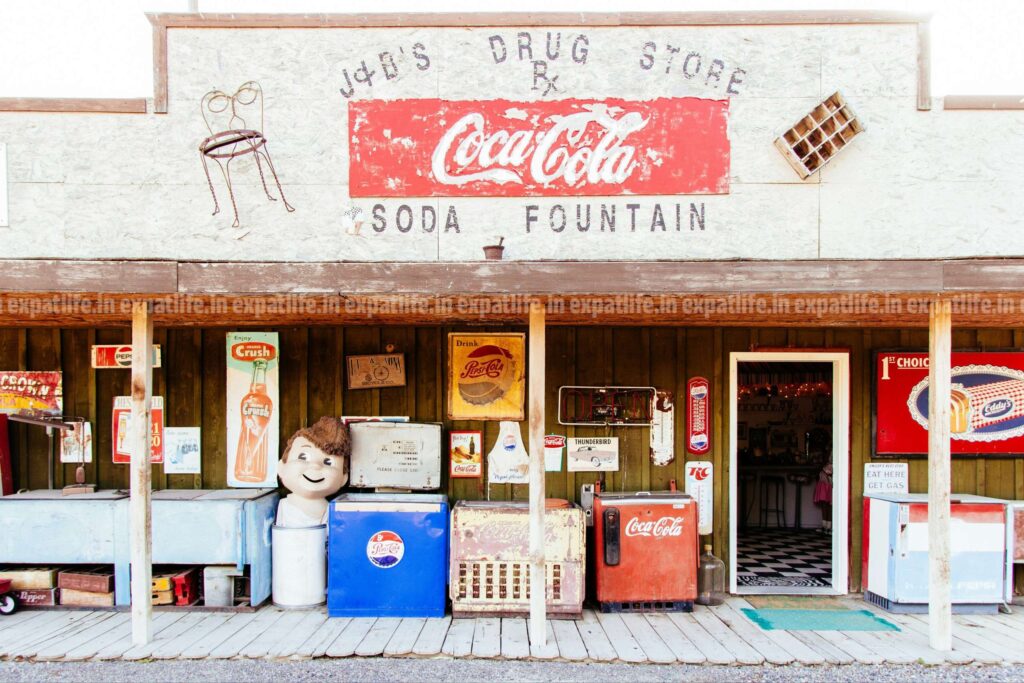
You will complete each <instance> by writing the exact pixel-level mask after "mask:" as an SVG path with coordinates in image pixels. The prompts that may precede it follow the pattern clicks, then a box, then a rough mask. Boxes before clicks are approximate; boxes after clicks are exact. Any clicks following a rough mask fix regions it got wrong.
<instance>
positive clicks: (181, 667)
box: [0, 658, 1024, 683]
mask: <svg viewBox="0 0 1024 683" xmlns="http://www.w3.org/2000/svg"><path fill="white" fill-rule="evenodd" d="M0 680H2V681H60V682H61V683H74V682H76V681H126V682H127V681H130V682H131V683H140V682H141V681H202V682H203V683H211V682H212V681H245V682H246V683H262V682H263V681H267V682H268V683H269V682H272V683H281V682H282V681H320V680H333V681H459V682H462V681H501V682H507V681H587V682H588V683H597V682H598V681H626V682H628V683H641V682H643V681H684V680H685V681H687V683H689V682H690V681H699V682H700V681H764V682H765V683H771V682H772V681H807V682H808V683H815V682H817V681H821V682H823V683H824V682H826V681H827V682H831V681H858V682H860V681H871V683H889V682H893V683H908V682H910V681H1007V682H1009V681H1020V680H1024V666H941V667H926V666H917V665H914V666H895V665H883V666H861V665H855V666H810V667H808V666H770V665H766V666H742V667H741V666H693V665H682V664H677V665H655V664H648V665H631V664H568V663H560V662H511V661H493V660H451V659H395V658H388V659H382V658H368V659H358V658H356V659H318V660H306V661H296V662H271V661H265V660H202V661H152V662H145V661H144V662H74V663H38V664H36V663H30V662H0Z"/></svg>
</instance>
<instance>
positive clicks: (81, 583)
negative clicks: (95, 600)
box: [57, 567, 114, 593]
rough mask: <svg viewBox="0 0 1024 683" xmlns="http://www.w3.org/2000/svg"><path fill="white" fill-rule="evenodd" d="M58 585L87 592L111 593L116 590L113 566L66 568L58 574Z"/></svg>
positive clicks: (62, 587)
mask: <svg viewBox="0 0 1024 683" xmlns="http://www.w3.org/2000/svg"><path fill="white" fill-rule="evenodd" d="M57 587H58V588H61V589H64V588H69V589H71V590H76V591H85V592H87V593H109V592H110V591H112V590H114V570H113V568H112V567H83V568H76V569H65V570H63V571H61V572H60V574H58V576H57Z"/></svg>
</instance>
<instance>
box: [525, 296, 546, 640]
mask: <svg viewBox="0 0 1024 683" xmlns="http://www.w3.org/2000/svg"><path fill="white" fill-rule="evenodd" d="M544 346H545V340H544V304H543V303H541V302H540V301H534V302H531V304H530V361H529V363H530V387H529V393H530V412H529V415H528V417H529V421H530V422H529V424H530V642H531V643H533V644H534V645H536V646H539V647H544V646H545V645H546V644H547V624H546V619H547V599H546V598H547V586H546V582H545V579H546V576H545V571H544V570H545V561H544V500H545V498H546V497H547V496H546V493H545V491H544V485H545V481H544V365H545V350H544Z"/></svg>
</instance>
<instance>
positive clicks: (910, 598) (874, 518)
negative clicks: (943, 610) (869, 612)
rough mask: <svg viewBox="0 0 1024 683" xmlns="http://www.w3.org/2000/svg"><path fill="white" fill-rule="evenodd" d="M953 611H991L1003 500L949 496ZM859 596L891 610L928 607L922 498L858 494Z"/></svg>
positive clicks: (1002, 561)
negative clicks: (861, 511)
mask: <svg viewBox="0 0 1024 683" xmlns="http://www.w3.org/2000/svg"><path fill="white" fill-rule="evenodd" d="M950 509H951V520H950V521H951V536H952V539H951V541H952V558H951V562H950V565H951V566H950V579H951V581H952V598H953V610H954V611H956V612H979V611H986V612H995V611H997V610H998V606H999V604H1000V603H1001V602H1002V601H1003V594H1004V589H1005V583H1004V582H1005V571H1006V501H1003V500H998V499H996V498H985V497H982V496H973V495H967V494H959V493H954V494H953V495H952V496H951V505H950ZM863 577H864V579H863V580H864V599H865V600H868V601H870V602H873V603H875V604H877V605H879V606H880V607H883V608H884V609H888V610H890V611H893V612H925V611H927V609H928V496H927V495H926V494H923V493H909V494H900V495H876V496H869V497H865V498H864V559H863Z"/></svg>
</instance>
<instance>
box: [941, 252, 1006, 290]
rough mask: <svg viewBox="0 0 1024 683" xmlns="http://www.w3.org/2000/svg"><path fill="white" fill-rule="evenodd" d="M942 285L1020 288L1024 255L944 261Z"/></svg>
mask: <svg viewBox="0 0 1024 683" xmlns="http://www.w3.org/2000/svg"><path fill="white" fill-rule="evenodd" d="M942 285H943V289H944V290H945V291H986V292H1009V291H1020V290H1022V289H1024V259H979V260H972V261H947V262H945V263H943V265H942Z"/></svg>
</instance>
